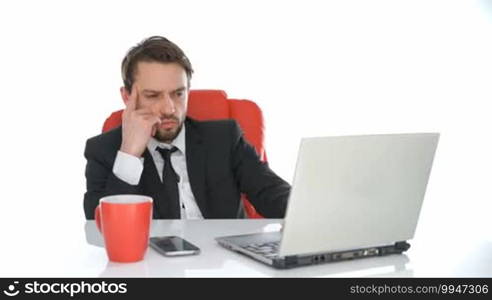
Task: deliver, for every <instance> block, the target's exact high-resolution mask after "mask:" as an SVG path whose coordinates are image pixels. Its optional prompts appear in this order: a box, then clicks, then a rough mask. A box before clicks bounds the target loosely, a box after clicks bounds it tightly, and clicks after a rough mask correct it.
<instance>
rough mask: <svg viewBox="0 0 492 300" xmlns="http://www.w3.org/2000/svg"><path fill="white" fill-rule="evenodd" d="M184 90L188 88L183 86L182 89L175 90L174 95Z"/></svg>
mask: <svg viewBox="0 0 492 300" xmlns="http://www.w3.org/2000/svg"><path fill="white" fill-rule="evenodd" d="M184 90H186V87H185V86H182V87H179V88H177V89H175V90H174V91H173V92H174V93H176V92H182V91H184Z"/></svg>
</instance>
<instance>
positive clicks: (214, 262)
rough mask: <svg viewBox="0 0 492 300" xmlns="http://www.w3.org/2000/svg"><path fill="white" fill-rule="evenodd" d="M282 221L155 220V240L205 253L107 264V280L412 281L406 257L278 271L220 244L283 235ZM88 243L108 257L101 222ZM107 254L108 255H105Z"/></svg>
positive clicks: (89, 225)
mask: <svg viewBox="0 0 492 300" xmlns="http://www.w3.org/2000/svg"><path fill="white" fill-rule="evenodd" d="M281 223H282V220H279V219H263V220H199V221H185V220H154V221H153V223H152V227H151V233H150V235H151V236H165V235H178V236H181V237H183V238H185V239H187V240H189V241H190V242H192V243H194V244H195V245H197V246H198V247H199V248H200V249H201V254H199V255H194V256H183V257H164V256H161V255H160V254H159V253H157V252H156V251H154V250H153V249H152V248H149V249H148V251H147V253H146V256H145V259H144V260H143V261H140V262H137V263H131V264H121V263H113V262H110V261H107V263H106V265H105V266H104V269H103V270H102V272H100V273H99V276H101V277H272V276H273V277H325V276H328V277H364V276H376V277H379V276H381V277H390V276H397V277H410V276H413V271H412V270H411V269H408V267H407V263H408V262H409V258H408V257H407V256H406V255H390V256H385V257H372V258H364V259H358V260H352V261H345V262H336V263H326V264H321V265H312V266H305V267H299V268H294V269H289V270H277V269H273V268H271V267H269V266H266V265H264V264H262V263H260V262H257V261H255V260H252V259H251V258H249V257H246V256H244V255H242V254H239V253H236V252H232V251H229V250H227V249H224V248H222V247H221V246H220V245H218V244H217V243H216V242H215V240H214V238H215V237H218V236H223V235H234V234H242V233H254V232H260V231H271V230H272V229H273V230H275V229H276V230H278V229H279V228H280V227H281V226H280V224H281ZM85 235H86V241H87V243H88V244H89V245H92V246H96V247H98V248H100V251H102V252H104V248H103V247H104V241H103V238H102V235H101V234H100V233H99V231H98V229H97V227H96V225H95V223H94V222H93V221H88V222H86V223H85ZM104 254H105V252H104Z"/></svg>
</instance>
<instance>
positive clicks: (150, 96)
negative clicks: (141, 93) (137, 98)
mask: <svg viewBox="0 0 492 300" xmlns="http://www.w3.org/2000/svg"><path fill="white" fill-rule="evenodd" d="M156 97H157V95H147V98H156Z"/></svg>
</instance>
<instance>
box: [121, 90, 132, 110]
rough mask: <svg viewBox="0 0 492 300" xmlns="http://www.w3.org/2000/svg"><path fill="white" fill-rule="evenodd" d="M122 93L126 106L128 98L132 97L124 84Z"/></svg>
mask: <svg viewBox="0 0 492 300" xmlns="http://www.w3.org/2000/svg"><path fill="white" fill-rule="evenodd" d="M120 94H121V99H122V100H123V103H125V106H126V103H127V102H128V98H129V97H130V94H129V93H128V91H127V90H126V88H125V87H124V86H122V87H121V88H120Z"/></svg>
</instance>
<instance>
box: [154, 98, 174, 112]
mask: <svg viewBox="0 0 492 300" xmlns="http://www.w3.org/2000/svg"><path fill="white" fill-rule="evenodd" d="M158 109H159V113H161V114H162V115H173V114H174V113H175V112H176V106H175V105H174V101H173V99H172V98H171V96H169V95H167V94H165V95H164V96H163V97H162V99H161V101H159V107H158Z"/></svg>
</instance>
